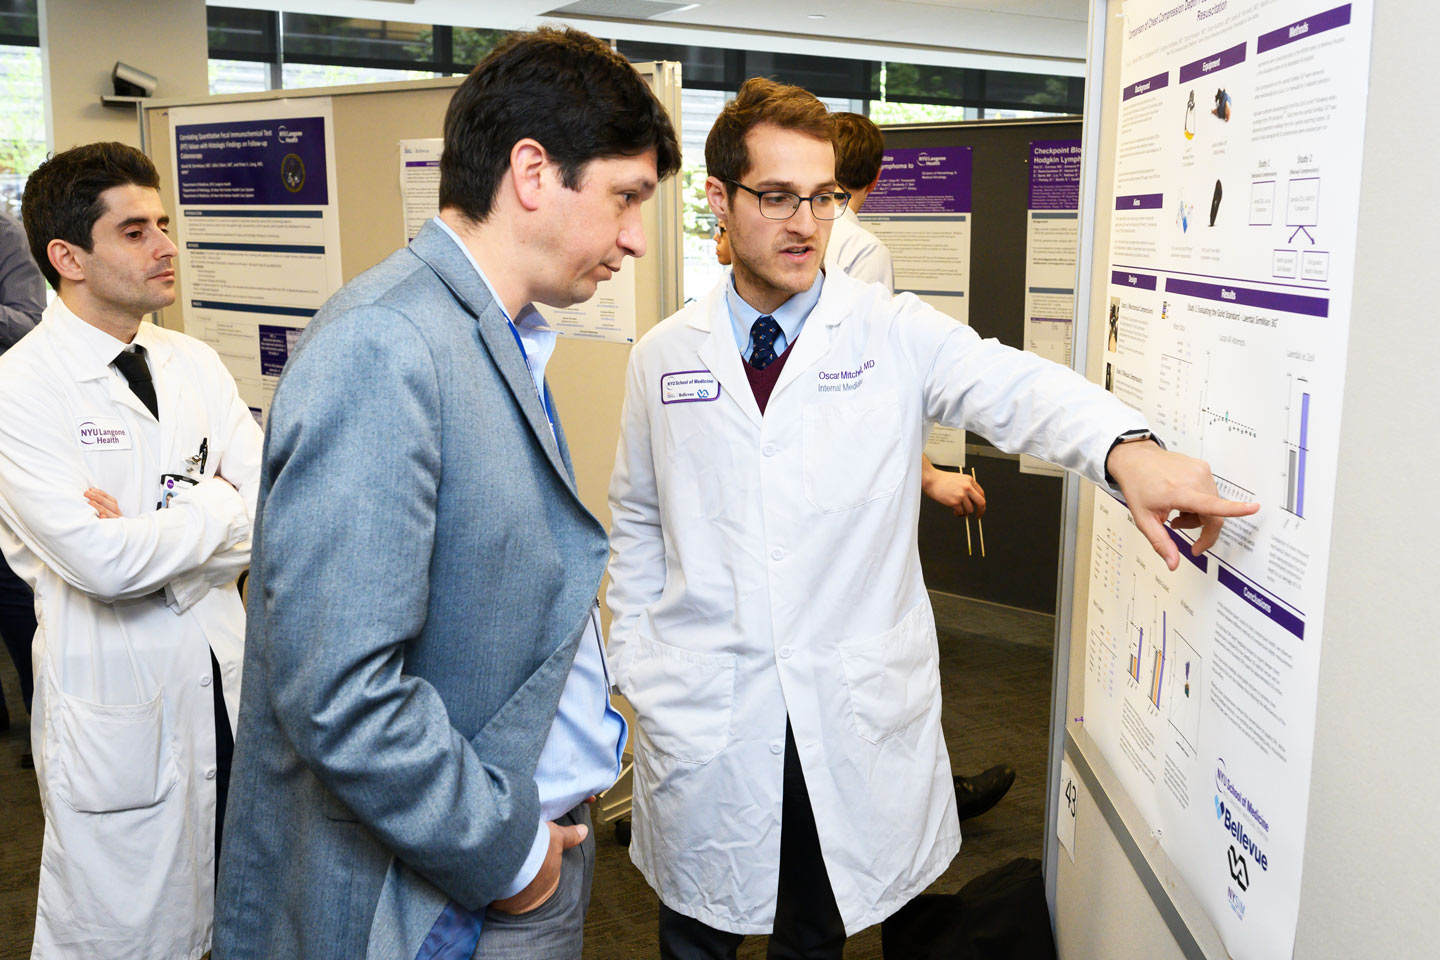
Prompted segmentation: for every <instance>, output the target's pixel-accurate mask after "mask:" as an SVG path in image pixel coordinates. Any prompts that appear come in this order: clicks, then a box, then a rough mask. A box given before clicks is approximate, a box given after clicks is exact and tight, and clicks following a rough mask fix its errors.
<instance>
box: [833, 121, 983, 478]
mask: <svg viewBox="0 0 1440 960" xmlns="http://www.w3.org/2000/svg"><path fill="white" fill-rule="evenodd" d="M972 160H973V158H972V156H971V148H970V147H936V148H906V149H895V150H886V151H885V156H884V159H883V160H882V165H881V170H880V183H879V184H878V185H877V186H876V187H875V190H874V191H873V192H872V193H871V194H870V197H869V199H867V200H866V201H865V209H864V210H863V211H862V212H861V213H860V214H859V218H860V220H861V221H862V222H863V223H864V224H865V227H866V229H868V230H869V231H870V232H871V233H873V234H875V236H876V237H878V238H879V239H880V241H881V242H882V243H884V244H885V246H886V247H887V248H888V249H889V251H890V258H891V261H892V262H893V264H894V267H895V292H896V293H904V292H909V293H913V294H915V296H917V297H919V298H920V299H921V300H924V301H925V302H926V303H928V304H930V305H931V306H933V307H935V308H936V309H937V310H939V311H941V312H942V313H945V314H948V315H949V316H952V317H954V318H955V319H956V320H959V321H960V322H961V323H966V324H968V323H969V322H970V313H969V309H970V308H969V304H970V301H969V298H968V296H967V294H968V293H969V289H970V231H971V227H972V226H973V224H972V222H971V217H972V214H971V205H970V191H971V170H972ZM925 453H926V455H927V456H929V457H930V460H931V461H932V462H934V463H938V464H943V465H945V466H951V467H960V466H964V464H965V432H964V431H963V430H954V429H952V428H950V427H943V426H938V425H937V426H935V427H934V428H932V429H931V431H930V437H929V440H928V441H927V442H926V444H925Z"/></svg>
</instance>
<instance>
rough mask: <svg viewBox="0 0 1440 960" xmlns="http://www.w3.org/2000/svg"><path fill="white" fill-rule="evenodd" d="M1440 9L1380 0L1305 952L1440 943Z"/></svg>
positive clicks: (1393, 951) (1308, 860) (1304, 893)
mask: <svg viewBox="0 0 1440 960" xmlns="http://www.w3.org/2000/svg"><path fill="white" fill-rule="evenodd" d="M1437 32H1440V10H1437V7H1436V5H1435V4H1433V3H1425V2H1420V0H1410V2H1400V3H1395V2H1385V0H1380V2H1377V3H1376V4H1375V40H1374V46H1373V48H1372V51H1371V57H1372V59H1371V66H1370V70H1371V73H1370V99H1369V106H1368V108H1367V111H1368V112H1367V120H1366V129H1365V155H1364V174H1363V176H1364V188H1363V190H1362V192H1361V195H1360V222H1359V229H1358V232H1357V234H1356V240H1357V243H1356V246H1357V248H1358V256H1357V257H1356V262H1355V306H1354V313H1353V318H1352V320H1351V326H1350V352H1349V369H1348V370H1347V372H1346V381H1345V384H1346V385H1345V412H1344V420H1343V423H1342V425H1341V433H1340V449H1341V461H1340V474H1339V477H1338V480H1337V484H1336V491H1335V522H1334V530H1333V533H1332V539H1331V544H1330V590H1329V595H1328V597H1327V598H1326V603H1325V640H1324V643H1325V647H1324V652H1323V654H1322V655H1321V660H1320V696H1319V703H1320V707H1319V710H1318V712H1317V716H1316V718H1315V755H1314V766H1313V772H1312V774H1311V780H1310V820H1309V838H1308V840H1309V842H1308V843H1307V845H1306V848H1305V875H1304V881H1303V886H1302V887H1301V892H1300V929H1299V933H1298V935H1297V937H1296V945H1295V956H1296V957H1302V958H1308V957H1393V958H1411V957H1415V958H1420V957H1433V956H1437V955H1440V946H1437V943H1436V941H1437V933H1436V924H1437V922H1440V910H1437V907H1440V868H1437V863H1440V822H1437V820H1436V817H1435V813H1434V811H1435V809H1436V801H1437V799H1440V761H1437V744H1440V736H1437V734H1436V727H1437V724H1440V706H1437V703H1440V698H1437V696H1436V686H1435V684H1436V680H1437V678H1440V629H1437V627H1436V621H1437V619H1440V616H1437V614H1440V601H1437V596H1440V554H1437V552H1436V548H1435V544H1434V539H1435V535H1434V531H1435V520H1434V518H1435V517H1436V514H1437V511H1436V489H1437V477H1440V444H1437V438H1440V429H1437V426H1436V414H1437V412H1440V403H1437V401H1436V391H1435V385H1436V380H1437V376H1436V370H1435V365H1436V362H1437V359H1440V326H1437V324H1436V309H1435V295H1434V279H1435V253H1436V249H1437V244H1436V241H1435V239H1434V238H1433V237H1426V236H1424V235H1423V234H1422V233H1421V232H1420V231H1421V225H1422V224H1427V223H1435V222H1436V221H1437V218H1440V196H1437V194H1436V191H1435V190H1434V188H1433V185H1432V184H1431V183H1430V182H1429V181H1431V180H1432V179H1433V174H1434V171H1435V170H1436V169H1437V163H1436V160H1435V157H1436V156H1437V155H1440V129H1437V128H1436V126H1435V124H1434V122H1433V121H1431V120H1430V119H1429V117H1427V116H1426V113H1427V112H1428V111H1427V108H1426V104H1425V102H1424V100H1423V98H1417V96H1416V89H1415V83H1416V78H1417V73H1416V68H1417V66H1418V65H1420V64H1422V63H1433V61H1432V60H1430V59H1429V57H1430V56H1431V55H1433V47H1434V43H1433V41H1434V37H1435V36H1436V35H1437Z"/></svg>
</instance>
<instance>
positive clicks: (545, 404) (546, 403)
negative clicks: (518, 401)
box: [505, 317, 555, 433]
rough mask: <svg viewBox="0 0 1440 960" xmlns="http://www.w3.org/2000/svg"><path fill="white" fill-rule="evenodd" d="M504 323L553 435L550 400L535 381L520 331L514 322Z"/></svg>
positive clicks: (553, 420) (553, 421) (507, 318)
mask: <svg viewBox="0 0 1440 960" xmlns="http://www.w3.org/2000/svg"><path fill="white" fill-rule="evenodd" d="M505 322H506V323H508V324H509V325H510V335H511V336H512V337H514V338H515V346H517V347H519V348H520V359H522V360H524V361H525V372H526V373H528V374H530V382H531V383H534V384H535V392H536V393H537V394H538V395H539V397H540V407H541V409H543V410H544V411H545V419H546V420H547V421H549V423H550V432H551V433H554V432H555V417H554V415H553V414H551V413H550V400H549V399H548V398H547V397H546V396H545V392H544V391H543V390H542V389H541V388H540V384H539V383H537V382H536V380H535V368H533V367H531V366H530V354H528V353H526V352H525V341H524V340H521V339H520V331H519V330H518V329H517V328H516V327H515V321H514V320H511V319H510V318H509V317H506V318H505Z"/></svg>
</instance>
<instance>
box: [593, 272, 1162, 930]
mask: <svg viewBox="0 0 1440 960" xmlns="http://www.w3.org/2000/svg"><path fill="white" fill-rule="evenodd" d="M728 282H729V280H728V277H727V279H726V280H724V281H722V284H721V285H720V286H718V287H717V288H716V289H715V290H714V291H713V292H712V293H711V294H710V295H709V296H707V297H706V298H705V299H703V300H701V301H699V302H697V303H694V304H691V305H690V306H688V307H686V308H685V309H684V310H682V311H680V312H679V313H678V314H676V315H675V316H672V317H670V318H669V319H667V320H665V321H664V322H662V323H661V324H659V325H658V326H657V327H655V329H654V330H652V331H650V332H649V333H648V334H647V335H646V336H645V337H644V338H642V339H641V341H640V342H639V343H638V344H636V346H635V349H634V351H633V352H632V355H631V357H630V364H629V370H628V372H627V381H626V397H625V407H624V413H623V415H622V416H623V429H622V432H621V438H620V444H619V449H618V452H617V455H616V463H615V472H614V475H613V477H612V480H611V486H610V508H611V512H612V515H613V518H614V519H613V528H612V531H611V543H612V549H613V556H612V559H611V564H610V577H611V586H610V589H609V592H608V594H607V599H608V602H609V604H610V607H611V611H612V613H613V614H614V622H613V625H612V627H611V633H610V644H609V656H610V658H611V664H612V675H613V677H614V678H615V681H616V683H617V684H618V685H619V687H620V689H621V692H623V693H624V694H625V696H626V697H627V698H628V699H629V701H630V703H631V704H632V706H633V707H634V709H635V713H636V715H637V717H638V719H639V723H638V726H637V733H636V737H635V781H634V791H635V792H634V808H635V817H634V839H633V841H632V843H631V846H630V851H631V856H632V858H633V859H634V861H635V863H636V865H637V866H638V867H639V868H640V870H641V872H642V873H643V874H644V876H645V878H646V880H647V881H648V882H649V883H650V885H651V886H652V887H654V888H655V890H656V891H657V892H658V893H659V895H660V898H661V900H663V901H664V902H665V903H666V904H667V905H668V906H670V907H671V908H672V909H674V910H676V911H678V912H680V913H682V914H685V915H687V916H691V917H694V918H696V919H698V920H700V921H702V922H704V923H706V924H708V925H710V926H712V927H715V928H718V929H721V930H728V931H731V932H735V933H746V934H756V933H766V932H769V931H770V929H771V927H772V924H773V921H774V916H775V892H776V877H777V870H778V866H779V862H780V831H781V829H782V825H781V817H780V814H781V799H782V770H783V765H784V742H785V721H786V716H787V713H788V716H789V718H790V722H791V724H792V725H793V729H794V734H795V742H796V746H797V748H798V751H799V756H800V761H801V765H802V767H803V769H804V772H805V781H806V786H807V788H808V790H809V793H810V800H811V804H812V806H813V808H814V813H815V822H816V826H817V828H818V830H819V836H820V846H821V849H822V851H823V855H824V858H825V867H826V871H827V873H828V874H829V878H830V883H831V886H832V887H833V888H834V892H835V899H836V902H837V904H838V905H839V908H840V914H841V917H842V918H843V919H844V922H845V929H846V931H847V933H853V932H855V931H857V930H859V929H861V928H863V927H866V926H868V925H870V924H873V923H876V922H878V921H880V920H882V919H884V918H885V917H886V916H888V915H889V914H891V913H893V912H894V911H895V910H896V909H898V908H899V907H900V906H901V905H903V904H904V903H905V902H906V901H908V900H909V899H911V898H912V897H914V896H915V895H916V894H918V893H919V892H921V891H922V890H923V889H924V888H925V887H926V886H927V885H928V884H929V883H930V882H931V881H932V880H934V879H935V878H936V877H937V876H939V875H940V874H941V873H942V872H943V871H944V870H945V868H946V866H947V865H948V864H949V863H950V860H951V859H952V858H953V857H954V855H955V853H956V851H957V850H958V849H959V846H960V830H959V825H958V823H957V821H956V811H955V796H954V788H953V785H952V783H951V776H950V768H949V762H948V758H947V754H946V750H945V740H944V737H943V735H942V733H941V729H940V696H939V693H940V677H939V670H938V651H937V646H936V638H935V624H934V618H933V616H932V614H931V610H930V603H929V600H928V598H927V594H926V592H925V583H924V581H923V579H922V577H921V570H920V557H919V552H918V548H917V546H916V527H917V521H918V516H919V509H920V502H919V500H920V477H919V473H918V471H919V469H920V452H921V446H922V443H923V439H924V431H925V422H926V420H937V421H939V422H941V423H945V424H948V425H951V426H955V427H960V428H963V429H966V430H975V431H978V432H979V433H980V434H982V435H984V436H986V437H988V438H990V439H991V440H992V441H994V442H995V443H996V444H998V445H999V446H1000V447H1001V448H1002V449H1005V450H1026V451H1028V452H1030V453H1035V454H1038V455H1040V456H1042V457H1044V458H1045V459H1047V460H1050V461H1053V462H1056V463H1061V464H1065V465H1066V466H1069V467H1071V468H1074V469H1077V470H1081V471H1083V472H1084V473H1085V475H1087V476H1088V477H1090V478H1091V479H1092V480H1095V481H1096V482H1101V483H1103V482H1104V467H1103V461H1104V458H1105V456H1106V453H1107V451H1108V450H1109V447H1110V445H1111V443H1112V441H1114V439H1115V438H1116V437H1117V436H1119V435H1120V434H1121V433H1124V432H1125V431H1127V430H1131V429H1136V428H1139V427H1142V426H1143V425H1144V419H1143V418H1142V417H1141V416H1140V415H1139V414H1137V413H1135V412H1134V411H1132V410H1130V409H1128V408H1127V407H1125V406H1123V405H1122V404H1121V403H1119V402H1118V401H1116V400H1115V399H1114V398H1113V397H1111V396H1110V395H1109V394H1107V393H1105V392H1104V391H1102V390H1100V389H1099V388H1098V387H1095V386H1093V385H1091V384H1088V383H1086V382H1085V381H1084V380H1083V379H1082V378H1080V377H1079V376H1077V375H1075V374H1074V373H1072V372H1071V371H1069V370H1068V369H1066V368H1064V367H1061V366H1059V365H1058V364H1055V363H1052V362H1050V361H1048V360H1042V359H1040V358H1038V357H1036V356H1034V355H1033V354H1025V353H1021V352H1019V351H1016V350H1013V349H1011V348H1009V347H1006V346H1002V345H1001V344H999V343H998V342H996V341H994V340H981V339H980V338H979V337H978V336H976V334H975V333H974V332H973V331H972V330H971V329H970V328H969V327H966V326H963V325H961V324H959V323H956V322H955V321H954V320H952V319H950V318H949V317H946V316H944V315H943V314H941V313H939V312H938V311H936V310H934V309H933V308H931V307H929V306H927V305H926V304H924V303H922V302H921V301H919V300H917V299H916V298H915V297H913V296H911V295H908V294H904V295H901V296H899V297H894V298H892V297H891V296H890V295H889V294H888V293H887V292H886V291H885V290H884V288H882V287H880V286H878V285H876V284H862V283H860V282H858V281H856V280H853V279H851V278H849V277H847V276H845V275H844V274H842V273H838V272H835V271H829V272H827V275H826V279H825V284H824V289H823V292H822V294H821V297H820V300H819V303H818V304H817V305H816V307H815V309H814V311H813V312H812V313H811V315H810V317H809V318H808V319H807V321H806V323H805V326H804V329H803V330H802V332H801V333H800V336H799V337H798V339H797V340H796V342H795V343H794V345H793V346H792V347H791V355H790V357H789V358H788V360H787V362H786V365H785V367H784V370H783V372H782V374H781V376H780V378H779V381H778V383H777V384H776V387H775V390H774V392H773V393H772V395H771V397H770V400H769V405H768V407H767V409H766V412H765V415H764V416H763V418H762V417H761V415H760V412H759V409H758V408H757V406H756V404H755V400H754V396H753V394H752V392H751V390H750V386H749V384H748V383H747V381H746V378H745V373H744V371H743V369H742V367H741V360H740V354H739V349H738V347H737V346H736V343H735V338H734V333H733V331H732V328H731V323H730V319H729V314H728V308H727V307H726V305H725V300H724V285H723V284H724V283H728ZM681 371H687V372H689V373H685V374H684V375H683V376H681V377H678V378H667V377H666V374H671V373H677V372H681ZM697 371H698V372H699V373H698V376H699V377H700V378H701V379H700V380H698V381H697V380H696V379H695V377H696V376H697V373H695V372H697ZM707 371H708V374H709V375H713V377H714V378H715V379H716V380H717V381H718V386H719V391H718V396H717V395H716V394H715V393H714V392H713V391H711V390H710V389H706V388H707V386H708V385H706V384H705V383H704V379H703V378H704V377H705V376H706V375H707ZM826 388H834V389H826ZM699 389H706V394H707V395H706V397H705V398H700V397H698V396H697V391H698V390H699ZM667 394H668V396H667ZM666 399H670V400H671V401H672V402H669V403H666V402H665V400H666ZM677 401H684V402H677Z"/></svg>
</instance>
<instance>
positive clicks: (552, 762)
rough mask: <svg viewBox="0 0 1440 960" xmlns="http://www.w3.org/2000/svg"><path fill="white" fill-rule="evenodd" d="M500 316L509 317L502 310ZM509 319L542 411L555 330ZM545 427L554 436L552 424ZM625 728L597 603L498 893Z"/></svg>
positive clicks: (604, 771)
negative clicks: (535, 802)
mask: <svg viewBox="0 0 1440 960" xmlns="http://www.w3.org/2000/svg"><path fill="white" fill-rule="evenodd" d="M435 223H436V224H438V225H439V226H440V228H441V229H442V230H444V231H445V232H446V233H448V234H449V235H450V237H451V239H453V240H454V241H455V243H456V244H457V245H458V246H459V247H460V249H461V250H462V251H464V253H465V258H466V259H467V260H469V261H470V265H471V266H472V267H474V268H475V272H476V274H478V275H479V277H480V280H481V281H482V282H483V283H484V284H485V288H486V289H487V290H489V291H490V296H491V297H492V298H494V300H495V305H496V306H498V307H499V308H500V311H501V312H502V313H504V312H505V306H504V304H502V303H501V302H500V298H499V297H498V296H496V295H495V288H494V287H493V286H491V285H490V280H489V279H488V278H487V277H486V276H485V271H483V270H481V269H480V265H479V264H477V263H476V262H475V258H474V257H472V256H471V255H470V251H469V249H468V248H467V247H466V246H465V244H464V242H463V241H462V240H461V239H460V238H459V237H458V236H457V235H456V234H455V231H453V230H451V229H450V227H449V226H448V225H447V224H446V223H445V222H444V221H443V220H441V219H440V218H439V217H436V218H435ZM506 319H507V320H511V318H510V316H509V315H508V314H506ZM511 322H512V323H513V324H514V326H515V329H516V331H517V332H518V334H519V336H520V340H521V342H522V343H523V344H524V345H525V350H524V353H525V362H526V364H527V365H528V366H529V368H530V376H531V377H533V378H534V380H535V392H536V393H537V394H539V395H540V398H541V399H540V403H541V406H543V407H545V409H546V411H547V412H548V411H549V410H550V403H549V398H548V396H547V395H546V391H545V364H546V363H548V362H549V360H550V356H551V355H552V354H553V353H554V352H555V338H556V334H555V331H554V330H553V329H551V327H550V325H549V324H548V323H546V322H545V318H544V317H543V316H542V315H541V314H540V311H539V310H536V309H535V305H534V304H528V303H527V304H526V305H525V306H524V307H523V308H522V309H521V310H520V313H519V316H517V317H515V318H513V320H511ZM550 430H551V433H552V434H553V433H554V430H555V427H554V424H553V423H552V424H551V427H550ZM628 733H629V731H628V729H627V727H626V724H625V718H624V717H622V716H621V715H620V714H619V712H617V711H616V710H615V708H614V707H613V706H611V704H610V674H609V673H608V672H607V670H606V666H605V650H604V647H603V646H602V645H601V642H600V608H599V603H598V601H597V602H596V604H595V606H594V607H592V608H591V610H590V623H589V625H588V626H587V627H586V628H585V636H583V637H581V638H580V647H579V649H578V650H576V651H575V663H574V665H573V666H572V667H571V668H570V676H569V677H568V678H567V679H566V681H565V687H564V689H563V690H562V691H561V692H560V706H559V710H558V711H557V712H556V714H555V720H554V722H553V723H551V725H550V736H549V738H548V739H547V740H546V741H545V746H544V748H543V749H542V750H541V751H540V760H539V763H538V764H537V765H536V767H535V786H536V787H537V788H538V789H539V792H540V824H539V827H538V829H537V831H536V834H535V842H534V844H532V846H531V848H530V854H529V856H527V857H526V859H525V864H524V866H522V867H521V868H520V872H519V873H517V874H516V875H515V880H514V882H513V883H512V884H511V885H510V886H509V887H508V888H507V889H506V890H505V891H504V892H503V893H502V894H501V896H500V898H499V899H502V900H503V899H504V898H505V897H511V896H514V895H515V894H517V893H519V892H520V891H521V890H524V889H525V887H526V886H527V885H528V884H529V883H530V881H531V880H533V879H535V876H536V874H538V873H539V872H540V866H541V864H542V863H544V861H545V854H546V852H548V850H549V848H550V830H549V828H548V827H546V825H545V822H546V821H547V820H554V819H555V818H556V817H558V816H560V815H562V814H564V813H566V812H567V811H569V810H571V809H573V808H574V807H575V805H576V804H578V803H580V801H582V800H584V799H585V798H586V797H589V796H592V795H594V794H597V793H600V792H601V791H603V790H607V789H609V788H610V786H611V785H612V784H614V783H615V781H616V780H617V779H618V778H619V776H620V765H621V757H622V755H623V753H624V750H625V740H626V737H627V735H628Z"/></svg>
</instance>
